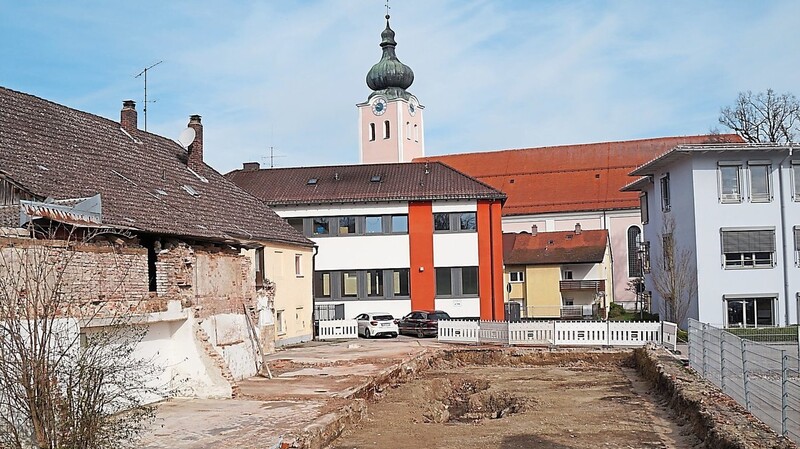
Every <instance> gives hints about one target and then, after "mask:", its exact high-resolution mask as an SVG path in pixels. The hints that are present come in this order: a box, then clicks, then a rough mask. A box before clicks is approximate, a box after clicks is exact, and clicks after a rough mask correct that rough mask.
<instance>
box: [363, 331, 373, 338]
mask: <svg viewBox="0 0 800 449" xmlns="http://www.w3.org/2000/svg"><path fill="white" fill-rule="evenodd" d="M370 337H372V335H370V334H369V329H364V338H370Z"/></svg>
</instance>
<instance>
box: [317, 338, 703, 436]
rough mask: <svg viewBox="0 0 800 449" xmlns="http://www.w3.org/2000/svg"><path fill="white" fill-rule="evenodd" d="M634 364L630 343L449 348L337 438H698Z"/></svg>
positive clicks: (380, 395) (383, 394) (380, 396)
mask: <svg viewBox="0 0 800 449" xmlns="http://www.w3.org/2000/svg"><path fill="white" fill-rule="evenodd" d="M699 444H700V441H699V440H698V439H697V438H696V437H695V436H694V434H693V432H692V429H691V425H688V423H686V422H684V421H682V419H681V417H680V416H673V415H672V414H671V412H670V410H669V409H668V408H667V406H666V404H665V403H664V402H662V401H661V400H660V398H659V397H658V396H656V395H655V394H654V393H651V388H650V386H649V384H648V383H646V382H645V381H643V380H642V379H641V378H640V377H639V375H638V373H637V372H636V370H635V369H634V368H633V367H632V365H631V356H630V352H612V351H595V352H591V351H576V352H549V351H480V350H465V351H448V352H446V353H445V354H444V355H443V357H441V358H438V359H436V361H435V362H434V366H432V367H431V368H430V369H428V370H426V371H424V372H422V373H420V374H419V376H417V377H416V378H415V379H414V380H412V381H410V382H407V383H403V384H395V385H387V386H385V387H384V388H383V390H382V391H380V392H377V393H376V395H375V397H374V398H373V400H371V401H370V403H369V405H368V410H367V415H366V417H365V418H364V419H363V420H361V421H360V422H359V423H358V424H355V425H354V426H352V427H351V428H349V429H348V430H346V431H345V432H344V434H343V435H342V436H341V437H339V439H337V440H336V441H334V442H333V444H332V445H331V446H330V447H331V448H334V449H365V448H393V449H404V448H408V449H411V448H414V449H416V448H420V447H428V448H458V449H470V448H476V449H477V448H481V449H484V448H487V447H491V448H501V449H512V448H520V449H522V448H553V449H565V448H693V447H698V445H699Z"/></svg>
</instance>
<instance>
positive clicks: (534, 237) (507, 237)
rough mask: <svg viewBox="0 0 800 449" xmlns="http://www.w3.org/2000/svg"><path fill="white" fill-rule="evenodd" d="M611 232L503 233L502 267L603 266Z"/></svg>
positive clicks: (602, 230) (594, 230) (599, 230)
mask: <svg viewBox="0 0 800 449" xmlns="http://www.w3.org/2000/svg"><path fill="white" fill-rule="evenodd" d="M607 246H608V231H606V230H605V229H593V230H588V231H581V232H575V231H557V232H539V233H536V234H530V233H528V232H520V233H517V234H515V233H504V234H503V263H505V264H506V265H553V264H568V263H600V262H602V261H603V259H604V258H605V254H606V247H607Z"/></svg>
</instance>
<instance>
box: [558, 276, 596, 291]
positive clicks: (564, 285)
mask: <svg viewBox="0 0 800 449" xmlns="http://www.w3.org/2000/svg"><path fill="white" fill-rule="evenodd" d="M558 287H559V289H560V290H561V291H562V292H563V291H565V290H592V291H604V290H605V289H606V281H605V279H599V280H588V279H583V280H577V279H570V280H566V281H559V283H558Z"/></svg>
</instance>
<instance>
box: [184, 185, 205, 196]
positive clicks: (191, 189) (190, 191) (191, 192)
mask: <svg viewBox="0 0 800 449" xmlns="http://www.w3.org/2000/svg"><path fill="white" fill-rule="evenodd" d="M181 188H182V189H183V190H185V191H186V193H188V194H189V195H192V196H200V192H198V191H197V190H195V189H194V187H192V186H189V185H186V184H184V185H182V186H181Z"/></svg>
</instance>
